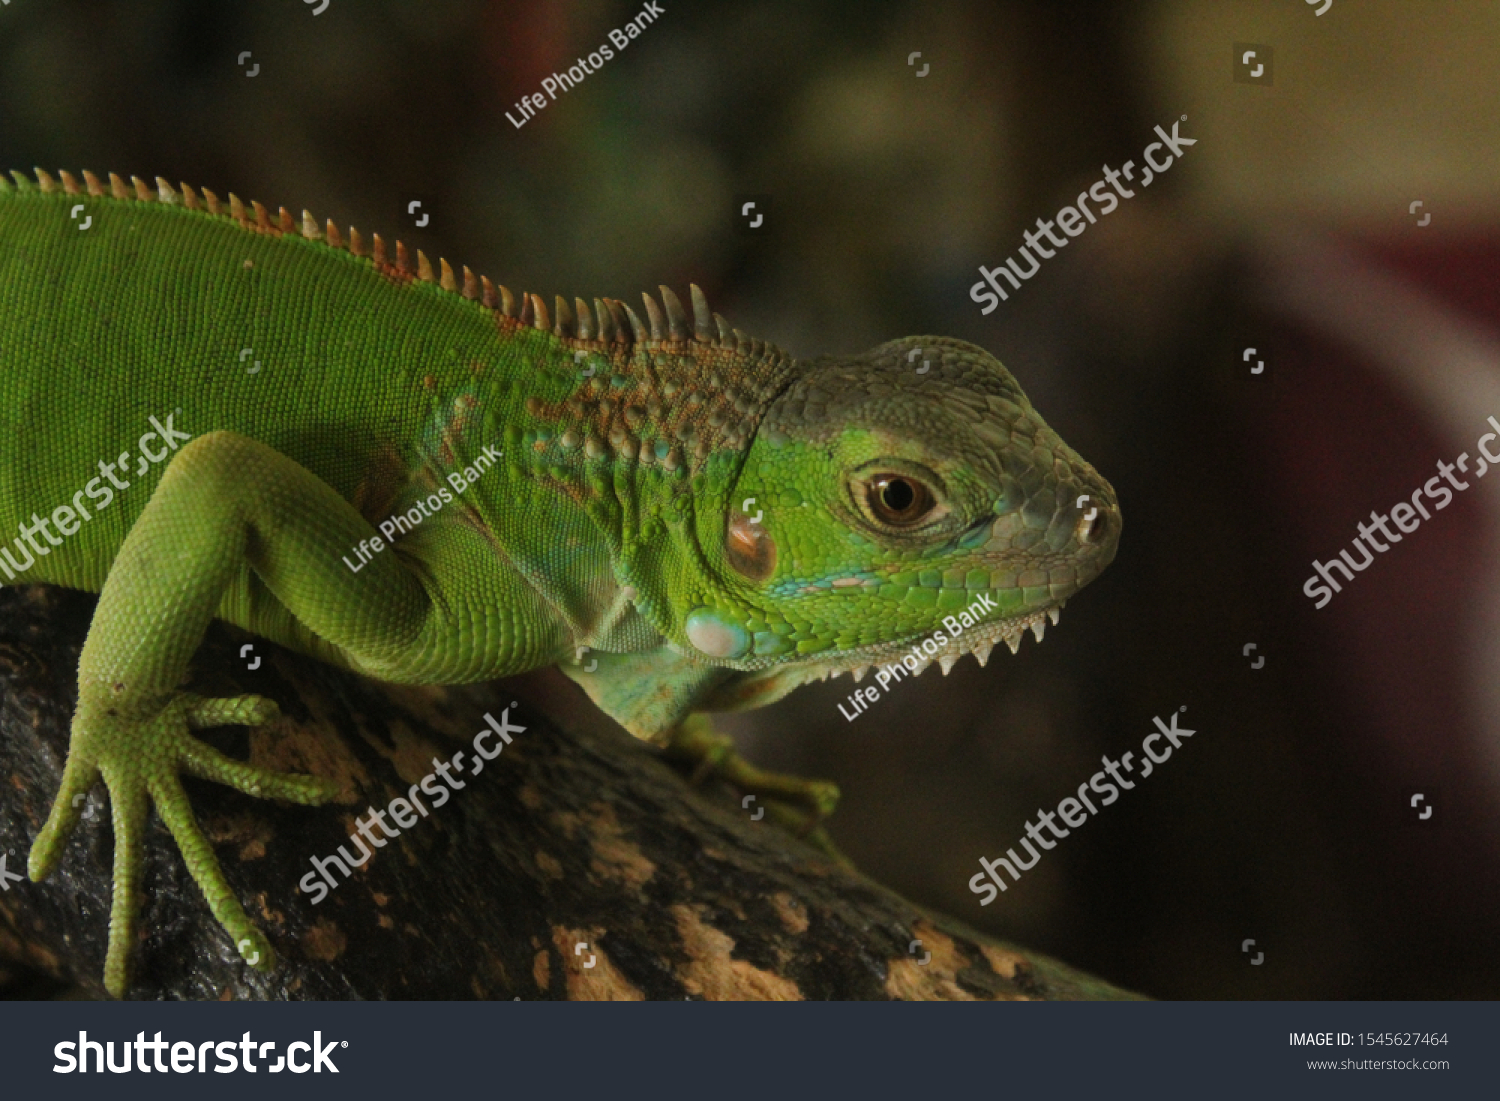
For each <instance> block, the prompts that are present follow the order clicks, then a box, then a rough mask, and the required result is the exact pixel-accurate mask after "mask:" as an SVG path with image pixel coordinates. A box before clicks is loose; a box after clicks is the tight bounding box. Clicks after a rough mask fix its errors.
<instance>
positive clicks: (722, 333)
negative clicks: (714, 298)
mask: <svg viewBox="0 0 1500 1101" xmlns="http://www.w3.org/2000/svg"><path fill="white" fill-rule="evenodd" d="M714 325H715V326H717V327H718V330H719V343H720V344H733V343H734V330H733V329H732V328H730V327H729V322H727V321H725V320H724V319H723V318H722V317H720V316H719V315H718V314H714Z"/></svg>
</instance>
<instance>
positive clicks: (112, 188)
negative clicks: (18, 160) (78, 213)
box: [12, 172, 130, 199]
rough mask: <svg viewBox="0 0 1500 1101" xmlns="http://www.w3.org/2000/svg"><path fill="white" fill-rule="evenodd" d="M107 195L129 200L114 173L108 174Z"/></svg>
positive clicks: (122, 185) (125, 189) (128, 193)
mask: <svg viewBox="0 0 1500 1101" xmlns="http://www.w3.org/2000/svg"><path fill="white" fill-rule="evenodd" d="M12 175H14V173H12ZM109 193H110V194H111V195H112V196H114V197H115V198H116V199H128V198H130V189H129V188H128V187H126V186H125V181H124V180H122V179H120V177H119V175H118V174H117V173H114V172H111V173H110V174H109Z"/></svg>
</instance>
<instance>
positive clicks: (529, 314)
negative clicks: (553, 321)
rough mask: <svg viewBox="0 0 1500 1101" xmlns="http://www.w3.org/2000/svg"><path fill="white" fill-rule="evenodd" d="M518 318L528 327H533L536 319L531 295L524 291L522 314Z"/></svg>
mask: <svg viewBox="0 0 1500 1101" xmlns="http://www.w3.org/2000/svg"><path fill="white" fill-rule="evenodd" d="M516 320H517V321H519V322H520V323H521V325H522V327H523V328H527V329H529V328H531V326H532V323H533V322H534V321H535V320H536V311H535V310H534V309H532V308H531V295H529V294H526V293H524V292H523V293H522V294H521V315H520V316H519V317H518V318H516Z"/></svg>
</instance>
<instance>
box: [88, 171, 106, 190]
mask: <svg viewBox="0 0 1500 1101" xmlns="http://www.w3.org/2000/svg"><path fill="white" fill-rule="evenodd" d="M83 183H84V186H86V187H87V188H88V189H89V194H90V195H103V194H104V184H103V183H102V182H101V181H100V179H99V177H98V176H96V175H94V174H93V173H92V172H90V171H89V170H88V169H86V168H85V169H84V170H83Z"/></svg>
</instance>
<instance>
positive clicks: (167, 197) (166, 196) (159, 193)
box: [156, 176, 182, 203]
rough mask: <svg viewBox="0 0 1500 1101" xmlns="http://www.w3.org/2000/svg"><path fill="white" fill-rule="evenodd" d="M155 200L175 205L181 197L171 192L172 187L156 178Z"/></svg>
mask: <svg viewBox="0 0 1500 1101" xmlns="http://www.w3.org/2000/svg"><path fill="white" fill-rule="evenodd" d="M156 198H157V199H158V200H159V201H160V202H164V203H177V202H181V201H182V197H181V196H180V195H178V194H177V192H175V191H173V190H172V185H171V184H169V183H168V182H167V181H166V180H164V179H162V178H161V177H160V176H158V177H156Z"/></svg>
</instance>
